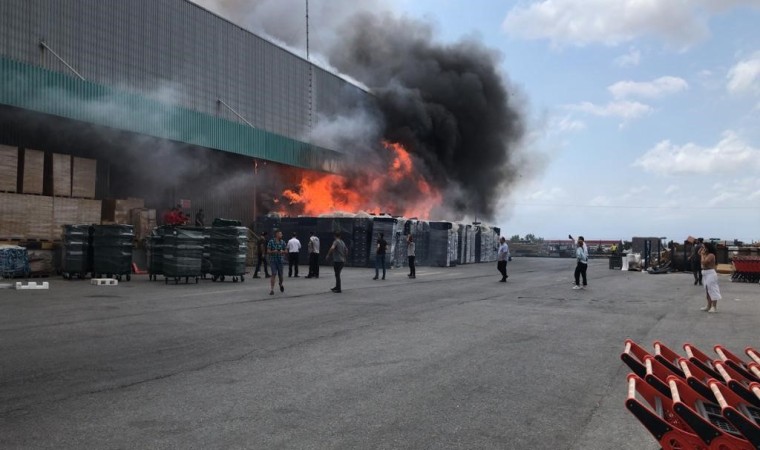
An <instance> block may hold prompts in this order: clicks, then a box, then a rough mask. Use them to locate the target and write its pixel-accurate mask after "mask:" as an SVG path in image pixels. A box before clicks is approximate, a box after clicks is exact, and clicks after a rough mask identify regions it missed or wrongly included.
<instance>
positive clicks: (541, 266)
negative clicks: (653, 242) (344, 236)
mask: <svg viewBox="0 0 760 450" xmlns="http://www.w3.org/2000/svg"><path fill="white" fill-rule="evenodd" d="M573 266H574V263H573V262H572V261H569V260H563V259H549V258H516V259H515V260H514V261H513V262H512V263H510V265H509V272H510V278H509V282H508V283H507V284H506V285H505V284H503V283H498V278H497V277H498V274H497V272H496V268H495V264H494V265H493V266H492V265H491V264H478V265H463V266H457V267H455V268H448V269H440V268H420V269H419V270H418V272H417V279H416V280H409V279H408V278H407V277H406V273H405V272H404V271H391V272H389V276H388V279H387V280H386V281H385V282H380V281H372V280H371V276H372V273H371V272H372V271H370V270H368V269H358V268H349V269H346V270H344V275H343V278H344V280H343V286H344V288H343V293H342V294H333V293H331V292H329V288H330V287H331V286H332V284H331V282H332V279H331V278H332V274H331V271H329V270H325V271H324V273H323V274H322V275H323V276H322V277H320V278H319V279H317V280H307V279H303V278H301V279H287V278H286V280H285V287H286V289H285V292H284V293H283V294H279V293H277V295H276V296H274V298H272V297H270V296H269V295H268V283H266V280H252V281H246V283H244V284H232V283H223V284H219V283H211V282H207V283H200V284H199V285H184V284H180V285H177V286H174V285H169V286H164V284H163V283H160V284H157V283H150V282H149V281H148V280H147V275H139V276H135V277H134V278H133V280H132V281H131V282H130V283H120V284H119V285H117V286H92V285H90V284H87V283H71V282H67V281H64V280H52V281H51V288H50V289H49V290H48V291H13V290H6V291H0V298H2V307H3V315H2V319H0V336H2V339H0V349H1V350H2V352H3V355H4V357H3V383H2V384H0V398H2V405H3V407H2V411H0V414H1V415H2V420H3V433H2V434H0V446H2V447H3V448H9V449H10V448H53V447H55V448H146V447H165V448H180V447H184V448H221V447H225V448H253V447H255V448H272V447H288V448H390V447H393V448H425V447H427V448H553V449H609V448H618V449H637V450H640V449H645V450H646V449H652V450H654V449H656V448H659V446H658V445H657V442H656V441H655V440H654V439H652V437H651V436H650V435H649V434H648V432H647V431H646V429H645V428H644V427H642V426H641V425H640V424H639V423H638V422H637V421H636V420H635V419H634V418H633V417H631V416H630V413H629V412H628V411H626V410H625V408H624V407H623V404H624V401H625V398H626V386H625V383H624V380H625V376H626V374H627V373H628V371H629V369H628V368H627V367H626V366H624V364H623V363H622V362H621V361H620V360H619V355H620V352H621V351H622V348H623V341H624V340H625V339H626V338H631V339H633V340H635V341H636V342H639V343H642V344H645V345H647V347H650V345H649V344H651V342H653V341H654V340H660V341H662V342H663V343H666V344H668V345H670V346H671V347H672V348H678V347H679V346H680V345H681V344H682V343H683V342H691V343H693V344H694V345H696V346H698V347H700V348H707V349H709V348H711V346H712V345H714V344H716V343H721V344H723V345H725V346H726V347H727V348H729V349H732V350H735V351H741V350H742V349H743V348H744V347H745V346H747V345H750V344H752V343H756V335H757V333H756V329H757V323H758V319H760V315H759V313H758V311H760V308H758V306H759V305H758V300H757V296H756V290H757V286H756V285H749V284H744V283H730V282H728V276H721V288H722V290H723V301H722V302H721V306H720V308H721V310H720V313H719V314H705V313H703V312H701V311H699V307H700V306H701V305H702V304H703V303H704V290H703V289H700V288H699V287H695V286H692V284H691V277H690V276H688V275H681V274H670V275H664V276H663V275H649V274H646V273H641V272H626V271H613V270H608V269H607V266H606V261H603V260H592V261H591V267H590V268H589V281H590V287H589V289H587V290H585V291H573V290H571V289H570V284H571V278H572V269H573ZM547 374H550V375H547ZM484 412H486V413H484ZM41 430H44V432H41Z"/></svg>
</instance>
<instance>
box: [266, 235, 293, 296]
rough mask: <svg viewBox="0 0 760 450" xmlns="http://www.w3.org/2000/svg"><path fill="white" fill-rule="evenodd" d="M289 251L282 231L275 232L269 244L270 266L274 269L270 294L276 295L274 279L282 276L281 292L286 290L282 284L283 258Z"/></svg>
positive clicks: (270, 283)
mask: <svg viewBox="0 0 760 450" xmlns="http://www.w3.org/2000/svg"><path fill="white" fill-rule="evenodd" d="M286 253H288V246H287V244H286V243H285V241H283V240H282V231H280V230H277V231H276V232H275V233H274V239H271V240H270V241H269V243H268V244H267V256H269V268H270V269H271V270H272V277H271V278H270V282H269V295H274V280H275V278H277V276H278V275H279V277H280V292H285V286H283V285H282V272H283V263H282V258H283V257H284V256H285V254H286Z"/></svg>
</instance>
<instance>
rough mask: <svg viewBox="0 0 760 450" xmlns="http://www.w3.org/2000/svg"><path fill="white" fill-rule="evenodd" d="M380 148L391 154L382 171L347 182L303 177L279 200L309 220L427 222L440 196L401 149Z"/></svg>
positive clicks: (327, 176) (332, 177)
mask: <svg viewBox="0 0 760 450" xmlns="http://www.w3.org/2000/svg"><path fill="white" fill-rule="evenodd" d="M384 145H385V148H387V149H388V150H389V151H390V152H392V153H391V159H390V161H389V164H388V167H387V168H386V170H385V171H383V170H382V169H376V170H372V169H366V170H362V171H361V172H360V173H359V174H357V175H356V176H354V177H352V178H351V179H349V178H346V177H344V176H341V175H333V174H320V173H315V172H309V173H305V174H304V175H303V176H302V178H301V180H300V181H299V183H298V188H297V190H291V189H288V190H285V191H284V192H283V193H282V195H283V197H285V198H286V199H287V200H289V203H290V208H291V209H294V210H296V211H297V213H298V214H304V215H309V216H316V215H320V214H324V213H329V212H333V211H346V212H358V211H366V212H368V213H372V214H379V213H381V212H384V213H389V214H393V215H402V216H405V217H418V218H420V219H428V218H429V217H430V213H431V211H433V209H435V208H436V207H437V206H440V205H441V202H442V200H443V197H442V195H441V193H440V192H439V191H438V190H437V189H435V188H434V187H433V186H432V185H431V184H430V183H429V182H428V181H427V180H426V179H425V178H424V177H423V176H422V175H421V174H419V173H418V171H417V170H416V169H415V167H414V161H413V159H412V156H411V155H410V154H409V152H408V151H407V150H406V149H405V148H404V147H403V146H401V145H400V144H396V143H388V142H385V143H384ZM408 186H412V187H414V188H416V189H409V188H408ZM389 192H392V193H395V194H393V197H394V198H389V196H391V195H390V194H389Z"/></svg>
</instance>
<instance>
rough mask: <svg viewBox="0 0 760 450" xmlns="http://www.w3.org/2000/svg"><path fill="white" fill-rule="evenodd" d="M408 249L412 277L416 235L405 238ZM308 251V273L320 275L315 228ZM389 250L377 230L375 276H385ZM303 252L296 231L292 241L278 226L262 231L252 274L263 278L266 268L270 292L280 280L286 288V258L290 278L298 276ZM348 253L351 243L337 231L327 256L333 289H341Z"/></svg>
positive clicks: (415, 273)
mask: <svg viewBox="0 0 760 450" xmlns="http://www.w3.org/2000/svg"><path fill="white" fill-rule="evenodd" d="M406 250H407V257H408V261H409V275H408V276H409V278H417V270H416V267H415V257H416V253H415V250H416V246H415V243H414V237H413V236H412V235H409V236H408V237H407V239H406ZM308 251H309V274H308V275H307V276H306V278H319V251H320V242H319V237H317V235H316V234H315V233H314V232H313V231H312V232H311V233H310V235H309V242H308ZM387 251H388V242H387V241H386V240H385V236H384V234H383V233H379V234H378V238H377V242H376V247H375V277H374V278H373V280H377V279H378V278H379V277H380V270H382V279H383V280H385V274H386V266H385V258H386V254H387ZM300 253H301V241H300V240H298V236H297V234H296V233H293V235H292V237H291V238H290V240H289V241H287V242H286V241H285V240H284V239H283V237H282V231H280V230H277V231H276V232H275V234H274V237H273V238H271V239H269V238H268V233H267V232H266V231H264V232H262V233H261V235H260V236H258V243H257V246H256V268H255V269H254V272H253V278H260V277H259V271H260V270H261V268H262V267H263V268H264V275H265V276H266V278H269V279H270V289H269V295H274V285H275V281H276V280H279V289H280V292H285V285H284V278H285V276H284V272H285V258H286V257H287V259H288V278H291V277H294V278H298V277H299V275H298V263H299V261H298V258H299V255H300ZM347 257H348V247H347V246H346V243H345V242H344V241H343V239H342V237H341V233H340V232H339V231H338V232H335V239H334V240H333V243H332V245H331V246H330V248H329V249H328V251H327V255H326V257H325V258H326V259H327V260H332V262H333V269H334V272H335V286H334V287H333V288H332V289H331V290H332V292H335V293H340V292H342V286H341V278H340V275H341V272H342V271H343V267H344V266H345V264H346V258H347Z"/></svg>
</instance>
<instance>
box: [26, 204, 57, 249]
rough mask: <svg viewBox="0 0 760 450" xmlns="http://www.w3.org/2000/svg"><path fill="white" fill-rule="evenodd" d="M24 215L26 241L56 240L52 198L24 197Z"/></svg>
mask: <svg viewBox="0 0 760 450" xmlns="http://www.w3.org/2000/svg"><path fill="white" fill-rule="evenodd" d="M24 197H27V199H26V202H27V206H26V214H27V217H28V221H27V224H26V226H27V228H26V239H45V240H53V239H58V234H59V233H54V232H53V197H43V196H41V195H25V196H24Z"/></svg>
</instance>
